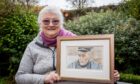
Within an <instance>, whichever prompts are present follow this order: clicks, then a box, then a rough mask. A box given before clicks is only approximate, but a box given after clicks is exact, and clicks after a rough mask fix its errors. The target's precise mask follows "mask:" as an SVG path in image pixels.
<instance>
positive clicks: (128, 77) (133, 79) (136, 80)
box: [120, 73, 140, 84]
mask: <svg viewBox="0 0 140 84" xmlns="http://www.w3.org/2000/svg"><path fill="white" fill-rule="evenodd" d="M120 81H125V82H129V83H133V84H140V76H139V75H133V74H125V73H121V75H120Z"/></svg>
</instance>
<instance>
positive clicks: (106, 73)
mask: <svg viewBox="0 0 140 84" xmlns="http://www.w3.org/2000/svg"><path fill="white" fill-rule="evenodd" d="M85 53H87V55H84V54H85ZM88 55H89V56H88ZM82 56H83V58H82ZM84 56H87V58H88V62H89V61H91V62H90V68H89V63H86V62H87V61H86V60H87V59H84ZM85 58H86V57H85ZM76 63H77V64H76ZM85 65H86V67H85ZM94 65H95V66H96V67H95V66H94ZM71 66H72V67H71ZM56 67H57V68H56V72H57V73H58V74H59V75H60V77H61V79H62V80H70V81H84V82H95V83H103V84H104V83H106V84H114V76H113V73H114V35H113V34H105V35H85V36H84V35H83V36H74V37H58V38H57V66H56ZM91 67H94V68H91Z"/></svg>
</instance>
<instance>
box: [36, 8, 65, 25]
mask: <svg viewBox="0 0 140 84" xmlns="http://www.w3.org/2000/svg"><path fill="white" fill-rule="evenodd" d="M47 13H53V14H55V15H56V16H58V18H59V20H60V25H61V27H62V26H63V23H64V16H63V14H62V12H61V9H60V8H59V7H56V6H45V7H44V8H43V9H42V10H41V11H40V12H39V15H38V23H41V22H42V17H43V15H44V14H47Z"/></svg>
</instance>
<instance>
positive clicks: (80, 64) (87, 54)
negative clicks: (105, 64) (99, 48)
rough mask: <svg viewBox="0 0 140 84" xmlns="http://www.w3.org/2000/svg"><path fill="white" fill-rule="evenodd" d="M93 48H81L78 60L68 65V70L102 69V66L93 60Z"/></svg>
mask: <svg viewBox="0 0 140 84" xmlns="http://www.w3.org/2000/svg"><path fill="white" fill-rule="evenodd" d="M91 49H92V47H79V48H78V60H76V61H75V62H73V63H71V64H70V65H68V68H75V69H102V66H101V64H98V63H96V62H95V61H94V60H92V58H91Z"/></svg>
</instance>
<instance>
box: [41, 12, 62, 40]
mask: <svg viewBox="0 0 140 84" xmlns="http://www.w3.org/2000/svg"><path fill="white" fill-rule="evenodd" d="M40 26H41V28H42V31H43V32H44V33H45V35H46V37H48V38H54V37H56V36H57V35H58V33H59V30H60V19H59V18H58V16H56V15H55V14H53V13H47V14H44V15H43V17H42V21H41V23H40Z"/></svg>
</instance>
